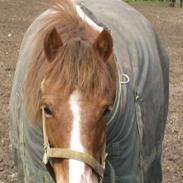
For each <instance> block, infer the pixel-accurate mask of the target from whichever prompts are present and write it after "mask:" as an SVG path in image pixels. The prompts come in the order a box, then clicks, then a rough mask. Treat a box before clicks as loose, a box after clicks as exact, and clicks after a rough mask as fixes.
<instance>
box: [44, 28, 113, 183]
mask: <svg viewBox="0 0 183 183" xmlns="http://www.w3.org/2000/svg"><path fill="white" fill-rule="evenodd" d="M50 36H51V38H50ZM48 37H49V38H47V39H46V40H45V54H46V57H47V60H48V68H50V70H49V69H48V70H49V72H48V73H49V74H47V76H46V77H45V78H44V80H43V81H42V83H41V105H42V106H43V107H44V113H45V117H46V129H47V135H48V139H49V143H50V146H51V147H53V148H66V149H70V150H74V151H77V152H82V153H86V154H89V155H91V156H92V157H94V158H95V159H96V160H97V161H98V162H99V163H102V159H103V158H104V157H103V156H104V153H103V152H104V147H105V143H106V118H105V117H106V113H108V112H109V111H110V109H111V106H112V105H113V102H114V98H115V83H116V81H115V76H114V75H115V74H114V71H112V70H113V69H114V68H113V67H112V66H111V65H113V64H114V63H113V64H112V63H110V62H113V61H114V60H113V59H110V58H109V57H110V56H111V54H112V43H111V41H112V39H111V37H110V34H109V33H108V32H107V31H103V32H102V33H100V34H99V36H98V38H97V40H96V41H95V42H94V43H93V44H92V45H90V46H88V45H86V44H85V41H84V42H83V41H81V40H80V41H78V40H75V41H71V43H68V44H70V45H69V46H68V47H69V50H71V52H68V51H65V54H64V58H63V56H60V57H58V58H57V59H56V61H54V58H55V56H54V54H56V52H55V48H59V47H61V48H60V49H58V50H59V51H60V52H63V53H64V49H62V47H64V46H63V44H62V40H61V38H60V36H59V35H58V33H57V31H56V30H55V29H54V30H53V31H52V32H51V33H50V35H48ZM50 39H52V40H51V42H50ZM78 42H79V43H78ZM50 44H52V45H50ZM82 45H83V46H82ZM72 46H73V47H72ZM66 47H67V46H66ZM70 47H71V48H70ZM78 47H80V49H78ZM85 47H86V48H85ZM52 48H54V52H53V51H51V49H52ZM85 49H86V50H85ZM88 50H90V52H89V53H87V52H88ZM85 52H86V53H85ZM52 54H53V55H52ZM67 54H68V55H69V56H67ZM71 54H72V55H71ZM61 55H62V54H61ZM82 55H83V56H82ZM77 57H79V59H77ZM91 58H93V59H91ZM90 59H91V60H90ZM108 59H109V60H110V61H108ZM63 60H65V63H62V64H55V66H53V65H54V63H52V62H58V63H59V62H64V61H63ZM88 60H90V61H88ZM87 62H88V63H87ZM60 65H61V66H60ZM78 65H79V66H78ZM90 65H91V66H90ZM58 67H60V68H59V70H58ZM64 67H65V68H66V69H65V70H64ZM69 68H70V69H69ZM95 69H96V70H95ZM97 70H98V71H97ZM55 73H56V74H55ZM63 73H64V74H63ZM92 73H93V74H92ZM73 76H74V77H73ZM51 164H52V166H53V170H54V173H55V178H56V180H57V182H58V183H66V182H68V183H90V182H92V183H97V182H99V176H98V175H97V174H96V172H95V171H94V170H93V169H92V168H91V167H90V166H88V165H86V164H85V163H84V162H80V161H77V160H72V159H62V158H52V159H51Z"/></svg>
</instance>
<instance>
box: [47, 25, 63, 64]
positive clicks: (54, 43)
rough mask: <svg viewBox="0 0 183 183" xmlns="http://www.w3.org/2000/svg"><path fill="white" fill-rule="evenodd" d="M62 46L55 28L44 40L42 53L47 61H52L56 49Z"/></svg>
mask: <svg viewBox="0 0 183 183" xmlns="http://www.w3.org/2000/svg"><path fill="white" fill-rule="evenodd" d="M62 45H63V43H62V39H61V37H60V35H59V34H58V32H57V30H56V28H53V29H52V30H51V31H50V32H49V33H48V34H47V35H46V37H45V39H44V52H45V55H46V58H47V59H48V61H52V60H53V59H54V58H55V56H56V54H57V51H58V49H59V48H60V47H61V46H62Z"/></svg>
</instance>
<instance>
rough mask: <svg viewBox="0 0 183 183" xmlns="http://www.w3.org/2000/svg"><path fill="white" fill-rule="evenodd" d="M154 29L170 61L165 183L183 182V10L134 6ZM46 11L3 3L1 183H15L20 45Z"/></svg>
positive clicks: (22, 2)
mask: <svg viewBox="0 0 183 183" xmlns="http://www.w3.org/2000/svg"><path fill="white" fill-rule="evenodd" d="M135 8H136V9H138V10H139V11H140V12H142V13H143V14H144V15H145V16H146V17H147V18H148V19H149V20H150V21H151V22H152V24H153V25H154V27H155V29H156V30H157V32H158V33H159V35H160V37H161V40H162V42H163V44H164V45H165V48H166V50H167V52H168V55H169V57H170V107H169V117H168V123H167V128H166V135H165V140H164V145H163V158H162V165H163V172H164V183H172V182H175V183H181V182H183V123H182V121H183V9H180V8H169V7H150V6H135ZM43 9H44V6H43V4H41V3H40V1H36V0H13V1H12V0H0V17H1V19H0V106H1V115H0V183H12V182H17V181H16V173H15V172H16V171H15V166H14V163H13V161H12V157H11V154H10V145H9V144H10V141H9V135H8V133H9V132H8V131H9V130H8V129H9V121H10V120H9V117H8V102H9V97H10V91H11V84H12V79H13V74H14V70H15V65H16V61H17V57H18V52H19V47H20V42H21V39H22V37H23V34H24V32H25V30H26V29H27V27H28V25H29V24H30V23H31V22H32V20H33V19H34V18H35V17H36V16H37V15H38V14H39V13H40V12H41V11H42V10H43Z"/></svg>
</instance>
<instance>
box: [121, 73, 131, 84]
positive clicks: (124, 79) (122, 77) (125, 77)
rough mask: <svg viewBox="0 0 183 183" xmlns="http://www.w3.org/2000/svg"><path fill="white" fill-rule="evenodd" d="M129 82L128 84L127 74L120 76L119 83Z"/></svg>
mask: <svg viewBox="0 0 183 183" xmlns="http://www.w3.org/2000/svg"><path fill="white" fill-rule="evenodd" d="M129 82H130V78H129V76H128V75H127V74H122V75H121V81H120V83H121V84H127V83H129Z"/></svg>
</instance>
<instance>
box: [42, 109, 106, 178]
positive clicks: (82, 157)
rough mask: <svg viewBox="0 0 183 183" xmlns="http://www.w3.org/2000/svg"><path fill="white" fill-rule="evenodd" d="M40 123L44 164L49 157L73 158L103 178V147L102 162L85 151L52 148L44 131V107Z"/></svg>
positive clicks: (104, 157) (104, 156)
mask: <svg viewBox="0 0 183 183" xmlns="http://www.w3.org/2000/svg"><path fill="white" fill-rule="evenodd" d="M41 109H42V123H43V140H44V144H43V145H44V155H43V163H44V164H45V165H47V164H48V161H49V158H62V159H73V160H78V161H81V162H84V163H85V164H87V165H89V166H90V167H91V168H92V169H93V170H94V171H95V173H97V174H98V175H99V176H100V179H101V180H102V179H103V175H104V169H105V159H106V153H105V148H104V152H103V155H102V162H101V163H100V162H99V161H97V160H96V159H95V158H94V157H93V156H91V155H90V154H87V153H83V152H78V151H73V150H71V149H67V148H52V147H50V144H49V141H48V135H47V132H46V119H45V112H44V108H43V107H42V108H41Z"/></svg>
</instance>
